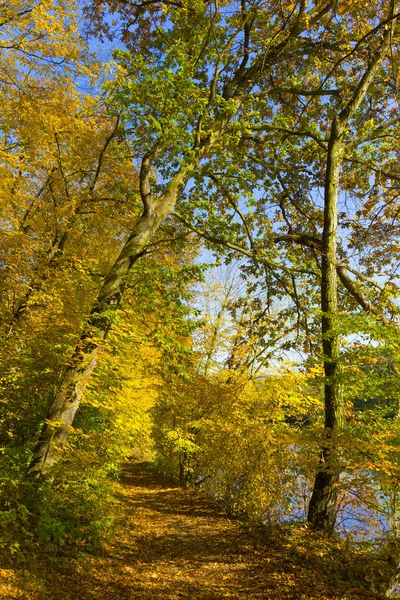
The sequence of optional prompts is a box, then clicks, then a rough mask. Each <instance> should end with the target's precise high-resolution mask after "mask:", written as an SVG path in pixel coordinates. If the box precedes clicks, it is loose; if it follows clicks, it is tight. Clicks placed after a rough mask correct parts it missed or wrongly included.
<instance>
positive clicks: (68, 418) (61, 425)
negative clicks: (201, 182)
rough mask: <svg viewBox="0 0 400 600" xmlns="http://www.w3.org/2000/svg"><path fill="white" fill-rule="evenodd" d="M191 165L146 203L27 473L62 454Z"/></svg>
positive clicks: (35, 472) (64, 379)
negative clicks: (123, 303) (127, 294)
mask: <svg viewBox="0 0 400 600" xmlns="http://www.w3.org/2000/svg"><path fill="white" fill-rule="evenodd" d="M192 168H193V165H192V164H191V165H186V166H183V167H182V169H181V170H180V171H179V172H178V173H177V174H176V175H175V176H174V177H173V178H172V180H171V182H170V184H169V185H168V186H167V188H166V190H165V192H164V193H163V194H162V195H161V196H160V197H159V198H157V201H156V202H154V203H152V204H151V205H150V204H149V205H147V206H146V207H145V210H144V212H143V214H142V216H141V217H140V218H139V219H138V221H137V223H136V225H135V227H134V229H133V231H132V233H131V235H130V236H129V238H128V240H127V241H126V243H125V245H124V247H123V249H122V251H121V253H120V255H119V256H118V258H117V260H116V261H115V263H114V265H113V266H112V268H111V270H110V273H109V274H108V276H107V277H106V279H105V281H104V283H103V286H102V288H101V290H100V292H99V295H98V298H97V301H96V303H95V305H94V307H93V309H92V311H91V314H90V317H89V320H88V323H87V326H86V327H85V330H84V332H83V333H82V335H81V337H80V340H79V342H78V344H77V346H76V348H75V351H74V353H73V355H72V358H71V360H70V364H69V366H68V367H67V369H66V370H65V372H64V375H63V377H62V381H61V384H60V386H59V388H58V390H57V392H56V394H55V396H54V399H53V401H52V403H51V405H50V407H49V410H48V412H47V415H46V419H45V423H44V426H43V428H42V432H41V435H40V438H39V441H38V443H37V445H36V447H35V449H34V452H33V457H32V460H31V463H30V465H29V468H28V472H27V474H28V476H41V475H45V474H46V473H47V472H48V471H49V470H50V469H51V467H52V466H53V465H54V464H55V463H56V462H57V460H58V458H59V457H60V455H61V452H62V448H63V445H64V444H65V441H66V439H67V437H68V433H69V429H70V427H71V425H72V423H73V420H74V417H75V414H76V411H77V410H78V408H79V405H80V402H81V399H82V395H83V393H84V390H85V387H86V384H87V382H88V380H89V379H90V377H91V375H92V373H93V371H94V369H95V367H96V363H97V356H98V352H99V347H100V344H101V341H102V340H104V339H105V337H106V336H107V333H108V331H109V329H110V327H111V325H112V322H113V317H114V313H115V310H116V308H117V306H118V304H119V302H120V299H121V295H122V292H123V288H124V282H125V280H126V277H127V275H128V273H129V271H130V270H131V268H132V266H133V265H134V263H135V262H136V260H137V259H138V258H140V257H141V256H142V255H143V254H144V252H145V249H146V246H147V244H148V243H149V241H150V239H151V238H152V236H153V235H154V233H155V232H156V231H157V230H158V228H159V227H160V225H161V223H162V222H163V221H164V220H165V218H166V217H167V216H168V215H169V214H170V213H171V211H172V209H173V207H174V205H175V202H176V200H177V198H178V196H179V194H180V193H181V190H182V189H183V187H184V186H185V184H186V181H187V178H188V175H189V173H190V171H191V170H192Z"/></svg>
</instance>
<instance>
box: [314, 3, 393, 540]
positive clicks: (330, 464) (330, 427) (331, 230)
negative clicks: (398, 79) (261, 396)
mask: <svg viewBox="0 0 400 600" xmlns="http://www.w3.org/2000/svg"><path fill="white" fill-rule="evenodd" d="M394 8H395V0H390V1H389V2H388V16H389V18H392V17H393V14H394ZM390 35H391V33H390V27H389V28H386V30H384V33H383V35H382V38H381V41H380V44H379V47H378V48H377V50H376V51H375V52H374V54H373V56H372V58H371V60H370V62H369V64H368V66H367V67H366V69H365V72H364V74H363V76H362V78H361V80H360V82H359V84H358V86H357V88H356V89H355V91H354V93H353V95H352V97H351V98H350V100H349V101H348V102H347V103H346V104H345V105H344V107H343V108H342V110H341V111H340V112H339V113H338V114H337V115H336V117H335V118H334V119H333V121H332V125H331V131H330V137H329V144H328V156H327V163H326V174H325V189H324V225H323V233H322V249H321V250H322V265H321V267H322V274H321V310H322V320H321V325H322V347H323V355H324V374H325V390H324V397H325V440H326V443H325V444H324V445H323V447H322V448H321V459H320V465H319V468H318V471H317V474H316V478H315V483H314V489H313V493H312V496H311V500H310V504H309V508H308V515H307V520H308V522H309V523H310V524H311V525H313V526H314V527H315V528H316V529H320V530H324V531H326V532H327V533H331V532H332V531H333V529H334V527H335V521H336V516H337V494H338V482H339V477H340V448H339V444H338V434H340V431H341V429H342V428H343V425H344V407H343V396H342V390H341V381H340V363H339V359H340V348H339V337H338V332H337V323H336V320H337V317H338V311H337V304H338V303H337V221H338V198H339V183H340V182H339V179H340V167H341V164H342V161H343V157H344V152H345V141H344V134H345V131H346V127H347V125H348V123H349V121H350V120H351V119H352V118H353V117H354V116H355V114H356V113H357V110H358V108H359V107H360V105H361V103H362V101H363V100H364V98H365V96H366V94H367V92H368V89H369V87H370V85H371V83H372V81H373V79H374V77H375V74H376V71H377V69H378V66H379V64H380V61H381V60H382V57H383V55H384V53H385V51H386V49H387V48H388V45H389V42H390Z"/></svg>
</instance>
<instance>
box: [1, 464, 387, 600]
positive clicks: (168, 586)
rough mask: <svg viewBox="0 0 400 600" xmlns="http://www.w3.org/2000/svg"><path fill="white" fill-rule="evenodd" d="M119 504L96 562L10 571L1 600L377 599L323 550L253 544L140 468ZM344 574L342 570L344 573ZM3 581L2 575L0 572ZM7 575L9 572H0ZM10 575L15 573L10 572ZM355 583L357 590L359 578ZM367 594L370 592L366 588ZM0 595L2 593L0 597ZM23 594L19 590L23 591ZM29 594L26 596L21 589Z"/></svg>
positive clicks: (130, 472) (130, 474)
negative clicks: (111, 539)
mask: <svg viewBox="0 0 400 600" xmlns="http://www.w3.org/2000/svg"><path fill="white" fill-rule="evenodd" d="M120 489H121V492H120V496H119V498H118V502H120V504H121V511H122V512H121V514H122V515H123V517H122V518H121V520H120V522H119V523H118V529H117V530H116V532H115V533H116V535H115V539H114V542H113V543H112V544H111V545H110V546H109V547H108V549H107V553H106V555H105V556H103V557H88V559H87V560H86V561H85V562H84V563H83V564H82V563H79V561H76V560H71V559H70V560H68V561H64V563H63V564H60V563H59V562H58V563H55V564H54V565H53V568H49V565H48V564H47V565H45V566H44V565H43V564H36V563H35V564H33V565H31V568H28V569H26V570H25V571H24V572H23V573H19V581H20V585H18V578H17V580H16V579H15V577H14V576H13V574H12V573H11V572H10V573H9V582H10V583H9V584H8V585H6V587H5V586H4V585H3V587H1V586H0V598H6V599H7V600H9V599H10V600H11V599H14V598H21V599H22V598H24V599H30V600H94V599H98V600H133V599H143V600H150V599H157V600H176V599H179V598H186V599H191V600H206V599H207V600H214V599H215V600H217V599H222V598H235V599H243V600H244V599H246V600H247V599H254V600H256V599H260V600H261V599H263V600H284V599H287V600H378V599H379V598H382V597H383V596H381V595H378V594H375V593H373V592H369V591H367V590H366V588H365V587H364V586H363V585H362V584H359V583H358V581H357V580H356V582H355V583H352V584H350V583H349V581H347V582H346V573H348V572H350V571H349V569H350V570H351V569H362V568H363V567H362V565H361V564H359V565H357V564H354V562H351V563H350V564H349V566H348V568H347V567H346V565H345V564H344V565H339V566H338V564H337V562H338V561H337V557H336V562H333V561H332V560H331V559H330V555H329V552H324V547H323V545H321V546H318V545H315V544H314V545H313V546H312V548H311V547H310V545H309V544H308V543H307V535H306V534H305V536H304V538H303V537H300V538H299V543H298V544H294V543H293V540H292V541H290V542H289V541H288V539H286V538H285V535H284V534H283V533H282V536H280V535H279V534H278V535H277V536H273V537H272V538H270V539H268V541H266V540H265V537H264V539H261V538H259V539H257V538H256V537H254V535H253V534H250V533H249V532H246V530H244V528H243V527H241V525H240V523H239V522H238V521H236V520H230V519H228V518H227V517H226V516H224V515H223V514H220V513H218V511H216V509H215V507H213V506H212V505H211V504H207V503H206V502H205V501H204V500H202V499H199V498H196V497H193V495H191V494H189V493H188V492H185V491H184V490H182V489H180V488H177V487H176V486H174V485H173V484H171V482H168V481H167V480H165V479H163V478H161V477H160V476H159V475H157V474H155V473H154V472H152V471H151V470H149V469H148V468H146V467H145V466H144V465H141V464H136V465H132V466H131V467H129V469H127V470H126V472H125V474H124V477H123V479H122V481H121V487H120ZM346 568H347V570H346ZM3 574H4V570H3ZM5 575H7V573H5ZM14 575H15V574H14ZM359 575H360V577H359V578H358V580H360V581H361V582H362V574H361V573H360V574H359ZM367 589H368V588H367ZM1 590H3V593H1ZM23 590H25V591H23ZM26 590H29V591H26Z"/></svg>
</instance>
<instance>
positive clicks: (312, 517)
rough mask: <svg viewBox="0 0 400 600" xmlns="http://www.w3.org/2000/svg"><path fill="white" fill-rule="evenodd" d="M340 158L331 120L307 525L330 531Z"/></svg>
mask: <svg viewBox="0 0 400 600" xmlns="http://www.w3.org/2000/svg"><path fill="white" fill-rule="evenodd" d="M342 155H343V146H342V142H341V128H340V124H339V122H338V120H336V119H335V120H334V122H333V124H332V128H331V137H330V142H329V148H328V160H327V168H326V180H325V198H324V200H325V206H324V228H323V235H322V264H321V267H322V273H321V310H322V320H321V325H322V347H323V355H324V374H325V391H324V396H325V436H326V442H327V443H326V444H325V445H324V447H323V448H322V449H321V459H320V466H319V469H318V472H317V475H316V478H315V484H314V490H313V493H312V497H311V501H310V505H309V510H308V521H309V523H311V524H312V525H313V526H314V527H315V528H317V529H323V530H326V531H328V532H331V531H333V528H334V526H335V521H336V507H337V483H338V481H339V475H340V460H339V454H338V447H337V440H336V435H337V433H338V432H339V431H340V429H341V428H342V427H343V424H344V415H343V398H342V390H341V383H340V365H339V353H340V349H339V339H338V335H337V324H336V323H335V320H336V318H337V274H336V263H337V259H336V255H337V220H338V196H339V171H340V165H341V161H342Z"/></svg>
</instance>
